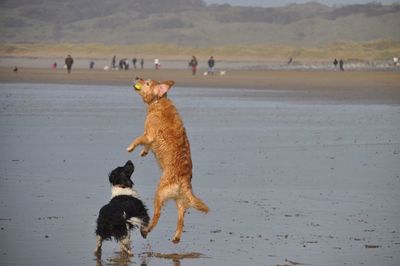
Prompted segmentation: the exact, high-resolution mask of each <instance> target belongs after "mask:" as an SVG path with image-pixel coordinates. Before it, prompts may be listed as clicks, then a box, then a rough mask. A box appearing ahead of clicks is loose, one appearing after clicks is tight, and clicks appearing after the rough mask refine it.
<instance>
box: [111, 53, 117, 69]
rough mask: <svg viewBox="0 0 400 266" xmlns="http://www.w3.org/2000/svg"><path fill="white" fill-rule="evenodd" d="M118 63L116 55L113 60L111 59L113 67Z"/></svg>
mask: <svg viewBox="0 0 400 266" xmlns="http://www.w3.org/2000/svg"><path fill="white" fill-rule="evenodd" d="M116 63H117V57H116V56H115V55H114V56H113V58H112V60H111V66H112V68H113V69H115V68H116V65H115V64H116Z"/></svg>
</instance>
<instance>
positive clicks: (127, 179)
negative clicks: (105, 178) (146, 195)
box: [109, 160, 135, 188]
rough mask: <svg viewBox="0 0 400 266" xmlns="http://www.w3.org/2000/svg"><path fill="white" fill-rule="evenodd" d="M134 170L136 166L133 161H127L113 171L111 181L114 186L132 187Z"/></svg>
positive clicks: (110, 175)
mask: <svg viewBox="0 0 400 266" xmlns="http://www.w3.org/2000/svg"><path fill="white" fill-rule="evenodd" d="M134 170H135V166H134V165H133V163H132V161H131V160H129V161H127V162H126V164H125V165H124V166H119V167H117V168H115V169H114V170H112V171H111V173H110V174H109V180H110V183H111V184H112V185H113V186H120V187H129V188H132V186H133V182H132V180H131V175H132V173H133V171H134Z"/></svg>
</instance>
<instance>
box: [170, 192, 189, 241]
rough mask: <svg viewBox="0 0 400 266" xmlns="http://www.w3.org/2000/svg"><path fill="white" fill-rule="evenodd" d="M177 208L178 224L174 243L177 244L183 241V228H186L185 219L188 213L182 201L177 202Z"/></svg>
mask: <svg viewBox="0 0 400 266" xmlns="http://www.w3.org/2000/svg"><path fill="white" fill-rule="evenodd" d="M176 208H177V209H178V222H177V224H176V231H175V235H174V238H173V239H172V242H173V243H175V244H177V243H179V241H181V236H182V231H183V226H184V217H185V213H186V209H187V207H186V206H185V204H184V203H183V202H182V201H181V200H179V199H178V200H176Z"/></svg>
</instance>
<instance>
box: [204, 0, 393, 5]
mask: <svg viewBox="0 0 400 266" xmlns="http://www.w3.org/2000/svg"><path fill="white" fill-rule="evenodd" d="M205 2H206V3H207V4H224V3H228V4H230V5H241V6H284V5H287V4H290V3H306V2H310V0H279V1H277V0H205ZM317 2H319V3H322V4H327V5H341V4H348V5H349V4H365V3H371V2H380V3H383V4H391V3H400V0H380V1H374V0H319V1H317Z"/></svg>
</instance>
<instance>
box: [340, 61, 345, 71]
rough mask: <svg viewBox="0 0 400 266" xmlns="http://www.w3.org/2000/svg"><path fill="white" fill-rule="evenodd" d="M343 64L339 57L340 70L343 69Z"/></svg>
mask: <svg viewBox="0 0 400 266" xmlns="http://www.w3.org/2000/svg"><path fill="white" fill-rule="evenodd" d="M343 64H344V62H343V60H342V59H340V61H339V67H340V71H344V68H343Z"/></svg>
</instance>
